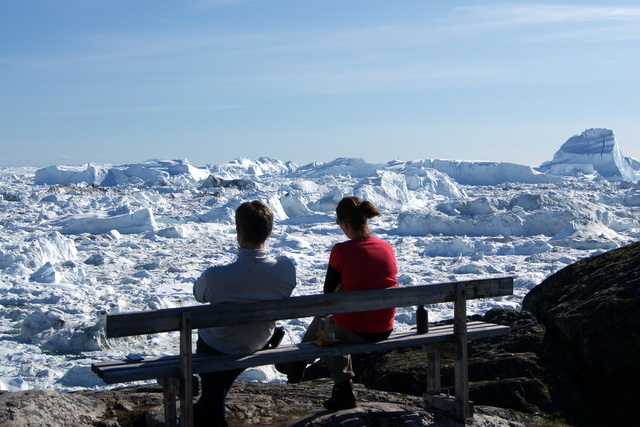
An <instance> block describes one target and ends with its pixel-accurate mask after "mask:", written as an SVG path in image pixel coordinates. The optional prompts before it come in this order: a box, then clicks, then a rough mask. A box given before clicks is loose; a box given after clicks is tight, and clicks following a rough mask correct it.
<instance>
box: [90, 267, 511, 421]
mask: <svg viewBox="0 0 640 427" xmlns="http://www.w3.org/2000/svg"><path fill="white" fill-rule="evenodd" d="M512 293H513V278H512V277H502V278H492V279H482V280H469V281H465V282H449V283H437V284H430V285H419V286H411V287H398V288H390V289H374V290H367V291H358V292H344V293H333V294H323V295H311V296H301V297H290V298H282V299H276V300H271V301H261V302H256V303H243V304H241V303H223V304H211V305H199V306H192V307H181V308H175V309H165V310H155V311H144V312H134V313H122V314H113V315H108V316H107V324H106V331H105V332H106V336H107V337H108V338H116V337H124V336H133V335H142V334H149V333H158V332H170V331H180V354H179V355H177V356H164V357H155V358H145V359H143V360H139V361H131V360H126V361H122V360H121V361H107V362H97V363H93V364H92V369H93V371H94V372H95V373H97V374H98V375H99V376H100V377H101V378H102V379H103V380H104V381H105V382H106V383H108V384H115V383H121V382H130V381H137V380H149V379H158V378H159V380H158V381H159V382H160V383H162V384H163V388H164V390H165V405H166V408H165V411H166V412H165V413H166V414H167V418H166V423H167V425H175V423H176V409H175V403H176V402H175V397H176V396H179V397H180V398H181V404H182V405H181V406H182V411H181V417H180V418H181V423H180V424H181V425H184V426H190V425H191V424H192V420H193V412H192V405H191V402H192V399H193V393H194V391H193V387H192V385H193V384H192V383H191V380H192V374H193V373H204V372H215V371H222V370H229V369H237V368H248V367H252V366H260V365H270V364H274V363H286V362H293V361H299V360H309V359H315V358H320V357H327V356H338V355H342V354H356V353H367V352H372V351H378V350H391V349H395V348H403V347H415V346H423V348H426V349H427V352H428V378H427V391H428V393H425V395H424V401H425V404H426V405H428V406H429V407H435V408H440V409H445V410H448V411H449V412H451V413H453V414H454V415H455V416H456V417H457V418H458V419H460V420H464V419H466V418H469V417H470V416H471V415H472V414H473V404H472V403H471V402H469V397H468V396H469V386H468V367H467V358H468V354H467V342H468V340H473V339H478V338H484V337H492V336H499V335H504V334H508V333H509V327H508V326H500V325H495V324H490V323H485V322H467V317H466V301H467V299H477V298H493V297H499V296H506V295H511V294H512ZM443 302H445V303H446V302H454V323H453V325H441V326H437V327H436V326H434V327H431V328H430V329H429V330H428V332H427V333H424V334H416V332H415V331H403V332H395V333H393V334H392V335H391V337H389V339H387V340H384V341H380V342H377V343H359V344H349V343H344V344H337V345H332V346H321V347H318V346H315V345H313V344H312V343H301V344H298V345H294V346H283V347H279V348H276V349H268V350H261V351H258V352H256V353H252V354H243V355H230V354H215V355H214V354H195V355H192V348H191V346H192V342H191V332H192V329H197V328H204V327H214V326H227V325H238V324H248V323H254V322H260V321H274V320H281V319H292V318H300V317H311V316H322V315H327V314H335V313H348V312H358V311H368V310H378V309H383V308H391V307H407V306H421V305H426V304H435V303H443ZM420 332H422V328H420ZM443 356H449V357H451V356H453V358H454V371H455V383H454V388H455V398H450V397H443V396H442V395H441V394H440V358H441V357H443ZM176 389H177V390H176Z"/></svg>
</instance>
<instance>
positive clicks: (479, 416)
mask: <svg viewBox="0 0 640 427" xmlns="http://www.w3.org/2000/svg"><path fill="white" fill-rule="evenodd" d="M332 385H333V383H332V382H331V381H326V380H325V381H323V380H321V381H313V382H306V383H302V384H293V385H288V384H266V383H256V382H244V381H237V382H236V383H235V384H234V385H233V387H232V388H231V391H230V393H229V395H228V397H227V422H228V423H229V426H231V427H239V426H245V425H266V426H282V427H286V426H291V427H294V426H295V427H302V426H316V427H320V426H322V427H335V426H341V427H346V426H358V427H359V426H389V427H391V426H404V427H410V426H451V427H453V426H460V425H461V424H460V423H459V422H457V421H456V420H454V419H453V418H451V416H449V415H448V414H446V413H444V412H441V411H426V410H425V409H424V407H423V404H422V398H421V397H415V396H407V395H403V394H399V393H389V392H383V391H376V390H370V389H367V388H365V387H364V386H362V385H360V384H358V385H356V393H357V395H358V407H357V408H354V409H350V410H345V411H338V412H333V413H332V412H329V411H326V410H324V408H323V407H322V401H323V400H324V399H325V398H326V397H327V396H329V395H330V394H331V388H332ZM34 425H37V426H55V427H60V426H73V427H84V426H87V427H88V426H101V427H129V426H148V427H161V426H164V413H163V406H162V389H161V388H160V387H159V386H157V385H145V386H135V387H125V388H118V389H114V390H102V391H97V390H83V391H78V392H73V393H61V392H55V391H47V390H31V391H24V392H0V426H11V427H22V426H24V427H27V426H34ZM541 425H544V423H543V422H542V419H541V418H539V417H532V416H527V415H524V414H519V413H517V412H514V411H509V410H506V409H501V408H492V407H485V406H478V407H476V413H475V415H474V417H473V419H471V420H468V421H467V423H466V426H470V427H473V426H477V427H491V426H495V427H518V426H522V427H524V426H541ZM558 426H561V424H558Z"/></svg>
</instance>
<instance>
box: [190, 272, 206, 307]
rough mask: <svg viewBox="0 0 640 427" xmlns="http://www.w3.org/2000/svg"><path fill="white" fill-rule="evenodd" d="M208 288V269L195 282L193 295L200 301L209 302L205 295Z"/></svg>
mask: <svg viewBox="0 0 640 427" xmlns="http://www.w3.org/2000/svg"><path fill="white" fill-rule="evenodd" d="M206 289H207V270H205V271H204V272H203V273H202V274H201V275H200V277H198V279H197V280H196V281H195V282H194V283H193V296H194V297H195V298H196V301H198V302H209V301H207V298H206V297H205V291H206Z"/></svg>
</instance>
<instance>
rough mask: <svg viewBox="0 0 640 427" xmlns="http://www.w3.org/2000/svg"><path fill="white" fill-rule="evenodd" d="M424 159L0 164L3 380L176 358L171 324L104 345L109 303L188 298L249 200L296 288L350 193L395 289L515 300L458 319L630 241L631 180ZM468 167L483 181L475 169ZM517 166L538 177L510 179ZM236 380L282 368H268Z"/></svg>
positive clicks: (230, 245)
mask: <svg viewBox="0 0 640 427" xmlns="http://www.w3.org/2000/svg"><path fill="white" fill-rule="evenodd" d="M431 166H434V165H433V164H428V163H425V162H422V163H419V162H418V163H411V164H408V163H393V162H391V163H389V164H387V165H372V164H368V163H366V162H363V161H361V160H359V159H338V160H336V161H335V162H331V163H329V164H317V165H307V166H305V167H303V168H297V167H294V166H293V165H291V164H286V163H283V162H280V161H276V160H271V159H264V158H263V159H260V160H259V161H249V160H246V159H242V160H237V161H234V162H231V163H229V164H226V165H217V166H207V167H202V168H195V167H193V166H191V165H189V164H188V162H184V161H163V162H161V161H150V162H145V163H141V164H136V165H126V166H121V167H108V166H99V165H85V166H82V167H74V168H72V167H66V168H65V167H52V168H47V169H44V170H43V169H40V170H36V169H34V168H8V169H2V170H0V360H1V363H0V389H2V390H23V389H33V388H38V389H56V390H75V389H78V388H87V387H88V388H102V387H106V385H105V384H104V383H102V381H101V380H100V379H99V378H98V377H96V376H95V375H94V374H93V373H92V372H91V371H90V364H91V362H93V361H97V360H103V359H107V358H116V357H124V356H125V355H127V354H130V353H140V354H144V355H161V354H175V353H176V352H177V346H178V339H177V335H176V334H155V335H149V336H146V337H140V338H123V339H112V340H107V339H106V338H105V337H104V329H103V325H104V318H105V314H106V313H109V312H118V311H120V312H123V311H133V310H151V309H159V308H168V307H178V306H182V305H193V304H197V303H196V301H195V300H194V298H193V295H192V283H193V281H194V280H195V278H197V277H198V276H199V275H200V273H201V272H202V271H203V270H204V269H206V268H207V267H209V266H211V265H216V264H223V263H228V262H231V261H233V260H234V259H235V254H236V250H237V244H236V240H235V239H236V236H235V228H234V223H233V214H234V210H235V208H236V207H237V206H238V205H239V204H240V203H241V202H243V201H247V200H253V199H259V200H262V201H264V202H265V203H267V204H268V205H269V206H271V208H272V209H273V210H274V212H275V214H276V225H275V229H274V231H273V234H272V236H271V237H270V238H269V240H268V247H269V249H270V250H271V251H272V252H273V253H274V254H277V255H286V256H289V257H290V258H292V259H293V260H294V261H295V263H296V267H297V276H298V285H297V287H296V289H295V291H294V294H296V295H307V294H315V293H320V292H322V284H323V280H324V274H325V271H326V268H327V261H328V256H329V251H330V249H331V247H332V245H333V244H335V243H337V242H340V241H343V240H345V239H346V237H345V236H344V235H342V233H341V231H340V229H339V228H338V227H337V226H336V224H335V214H334V209H335V206H336V204H337V202H338V201H339V200H340V199H341V198H342V197H343V196H347V195H357V196H359V197H362V198H364V199H367V200H370V201H372V202H373V203H374V204H375V205H376V206H377V207H378V208H379V209H380V210H381V212H382V215H381V216H380V217H379V218H376V219H374V220H372V222H371V225H372V228H373V230H374V232H375V234H376V235H377V236H378V237H380V238H382V239H385V240H387V241H389V242H390V243H391V244H392V245H393V247H394V249H395V252H396V258H397V261H398V267H399V276H398V279H399V284H400V285H401V286H413V285H416V284H426V283H437V282H446V281H454V280H468V279H475V278H486V277H497V276H513V277H514V278H515V293H514V295H513V296H510V297H506V298H496V299H492V300H487V301H470V302H469V304H468V306H469V312H470V314H473V313H484V312H486V311H487V310H489V309H491V308H492V307H504V308H513V309H519V308H520V304H521V301H522V298H523V296H524V295H525V294H526V293H527V292H528V291H529V290H531V289H532V288H533V287H535V286H536V285H537V284H539V283H540V282H542V281H543V280H544V279H545V278H546V277H548V276H549V275H551V274H553V273H555V272H557V271H558V270H560V269H562V268H563V267H565V266H567V265H569V264H571V263H573V262H575V261H577V260H579V259H582V258H585V257H589V256H592V255H594V254H599V253H602V252H604V251H607V250H610V249H613V248H617V247H620V246H622V245H625V244H628V243H631V242H633V241H635V240H637V239H638V238H639V237H640V223H639V222H638V218H640V216H639V215H638V213H639V211H640V187H639V186H638V184H637V183H632V182H609V181H607V180H605V179H602V177H600V176H598V175H597V174H580V175H579V176H574V177H567V176H565V177H561V178H560V177H557V176H551V175H546V174H540V173H537V172H535V171H533V170H530V169H529V170H528V171H526V173H524V172H522V171H523V170H524V169H522V168H520V167H517V168H515V167H510V168H506V169H505V167H504V166H503V167H502V169H500V170H501V172H500V173H504V171H505V170H510V171H512V173H513V174H514V175H512V176H511V181H509V176H507V177H503V178H501V179H502V182H498V183H495V184H492V185H486V184H482V185H480V184H474V185H472V184H468V185H467V184H465V185H463V184H459V183H458V182H457V181H456V180H454V179H453V178H451V177H450V176H449V175H447V174H445V173H443V172H441V171H438V170H436V169H434V168H432V167H431ZM447 167H450V166H447ZM465 167H467V168H469V169H474V168H476V169H477V168H485V169H483V172H482V173H480V172H478V171H477V170H476V171H475V173H477V176H483V177H484V178H483V179H488V178H487V177H488V176H490V174H489V175H488V174H487V173H486V171H487V169H486V167H487V165H486V164H485V165H484V166H483V165H479V166H475V167H469V166H468V165H467V166H465ZM527 176H528V177H530V178H531V177H533V178H531V179H529V181H534V182H517V181H518V179H520V180H522V181H527V179H526V177H527ZM494 178H495V175H494ZM492 179H493V178H492ZM92 180H99V182H98V183H96V182H95V181H92ZM100 184H103V185H100ZM429 309H430V310H429V318H430V320H431V321H436V320H441V319H446V318H449V317H451V316H452V307H446V306H445V307H441V306H437V307H429ZM309 322H310V319H296V320H292V321H289V322H284V323H283V324H284V325H285V326H286V329H287V336H286V338H285V341H294V342H297V341H299V339H300V337H301V336H302V334H303V333H304V331H305V328H306V325H307V324H308V323H309ZM414 325H415V314H414V307H406V308H400V309H399V310H398V312H397V316H396V328H398V329H410V328H412V327H414ZM241 379H245V380H255V381H283V379H284V378H283V377H282V376H281V375H280V374H279V373H277V372H276V371H275V370H274V369H273V367H271V366H267V367H260V368H255V369H250V370H248V371H246V372H245V373H244V374H243V375H242V377H241Z"/></svg>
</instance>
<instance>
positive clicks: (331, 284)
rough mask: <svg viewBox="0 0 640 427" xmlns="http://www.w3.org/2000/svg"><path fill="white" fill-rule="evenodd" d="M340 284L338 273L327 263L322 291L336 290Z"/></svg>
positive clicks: (328, 292)
mask: <svg viewBox="0 0 640 427" xmlns="http://www.w3.org/2000/svg"><path fill="white" fill-rule="evenodd" d="M341 284H342V283H341V276H340V273H339V272H338V270H336V269H335V268H333V267H332V266H331V264H329V267H327V275H326V276H325V278H324V293H325V294H330V293H332V292H336V291H337V290H338V287H339V286H340V285H341Z"/></svg>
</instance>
